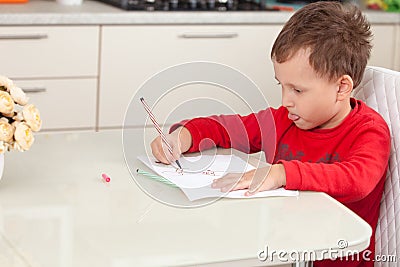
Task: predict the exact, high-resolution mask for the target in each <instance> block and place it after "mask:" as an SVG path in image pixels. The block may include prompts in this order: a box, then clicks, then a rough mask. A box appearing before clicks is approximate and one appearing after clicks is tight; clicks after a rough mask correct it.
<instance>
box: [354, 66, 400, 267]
mask: <svg viewBox="0 0 400 267" xmlns="http://www.w3.org/2000/svg"><path fill="white" fill-rule="evenodd" d="M353 95H354V97H355V98H357V99H360V100H363V101H364V102H365V103H366V104H367V105H368V106H370V107H371V108H373V109H375V110H376V111H377V112H378V113H379V114H381V115H382V117H383V118H384V119H385V120H386V122H387V124H388V126H389V129H390V133H391V138H392V140H391V153H390V159H389V169H388V172H387V177H386V182H385V189H384V192H383V197H382V201H381V207H380V214H379V221H378V225H377V229H376V233H375V250H376V251H375V254H376V255H379V256H381V257H387V256H389V255H396V257H397V255H399V256H400V229H399V228H400V173H399V172H400V171H399V165H400V117H399V114H400V72H397V71H393V70H389V69H385V68H379V67H371V66H368V67H367V69H366V70H365V73H364V77H363V80H362V82H361V84H360V85H359V86H358V87H357V88H356V89H355V90H354V92H353ZM396 230H397V231H396ZM377 266H397V263H396V262H375V267H377Z"/></svg>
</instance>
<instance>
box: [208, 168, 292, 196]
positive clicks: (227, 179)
mask: <svg viewBox="0 0 400 267" xmlns="http://www.w3.org/2000/svg"><path fill="white" fill-rule="evenodd" d="M284 185H286V172H285V168H284V167H283V165H282V164H273V165H271V166H268V167H262V168H258V169H255V170H251V171H249V172H246V173H228V174H227V175H225V176H223V177H221V178H219V179H215V180H214V182H213V183H212V184H211V187H212V188H219V189H221V192H229V191H234V190H239V189H247V188H248V189H249V190H248V191H247V192H246V193H245V195H246V196H251V195H254V194H255V193H257V192H259V191H266V190H272V189H277V188H279V187H282V186H284Z"/></svg>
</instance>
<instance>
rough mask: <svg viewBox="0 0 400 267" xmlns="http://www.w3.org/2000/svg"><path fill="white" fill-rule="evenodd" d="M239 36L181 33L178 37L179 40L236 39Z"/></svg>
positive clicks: (233, 34)
mask: <svg viewBox="0 0 400 267" xmlns="http://www.w3.org/2000/svg"><path fill="white" fill-rule="evenodd" d="M238 36H239V34H237V33H234V32H233V33H182V34H181V35H178V37H180V38H186V39H191V38H236V37H238Z"/></svg>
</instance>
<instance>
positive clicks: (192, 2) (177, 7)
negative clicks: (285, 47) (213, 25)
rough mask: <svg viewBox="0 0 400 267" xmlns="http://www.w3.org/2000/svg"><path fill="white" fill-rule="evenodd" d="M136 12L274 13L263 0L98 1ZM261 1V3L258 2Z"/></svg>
mask: <svg viewBox="0 0 400 267" xmlns="http://www.w3.org/2000/svg"><path fill="white" fill-rule="evenodd" d="M98 1H101V2H105V3H107V4H111V5H114V6H117V7H119V8H122V9H125V10H133V11H134V10H136V11H274V9H269V8H267V7H266V6H265V2H264V1H263V0H98ZM257 1H259V2H257Z"/></svg>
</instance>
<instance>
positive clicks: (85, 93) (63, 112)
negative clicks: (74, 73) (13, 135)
mask: <svg viewBox="0 0 400 267" xmlns="http://www.w3.org/2000/svg"><path fill="white" fill-rule="evenodd" d="M14 83H15V84H16V85H17V86H19V87H21V88H22V89H23V90H24V91H25V92H26V94H27V96H28V97H29V103H33V104H34V105H35V106H37V107H38V109H39V111H40V115H41V118H42V121H43V124H42V130H43V131H46V130H79V129H92V130H94V129H95V124H96V92H97V80H96V79H54V80H14Z"/></svg>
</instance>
